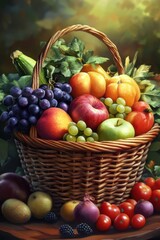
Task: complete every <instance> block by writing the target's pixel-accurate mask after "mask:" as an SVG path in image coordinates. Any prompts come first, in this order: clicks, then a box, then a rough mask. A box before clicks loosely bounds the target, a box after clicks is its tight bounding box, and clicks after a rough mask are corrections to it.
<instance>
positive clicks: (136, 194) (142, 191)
mask: <svg viewBox="0 0 160 240" xmlns="http://www.w3.org/2000/svg"><path fill="white" fill-rule="evenodd" d="M151 195H152V189H151V188H150V187H149V186H148V185H146V184H145V183H143V182H137V183H135V184H134V186H133V188H132V190H131V197H132V198H133V199H135V200H136V201H139V200H141V199H144V200H149V199H150V197H151Z"/></svg>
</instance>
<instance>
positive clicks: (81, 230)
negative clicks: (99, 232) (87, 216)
mask: <svg viewBox="0 0 160 240" xmlns="http://www.w3.org/2000/svg"><path fill="white" fill-rule="evenodd" d="M76 228H77V232H78V234H79V235H81V236H89V235H92V234H93V229H92V228H91V227H90V226H89V225H88V224H87V223H80V224H78V225H77V227H76Z"/></svg>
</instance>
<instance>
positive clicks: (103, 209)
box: [100, 202, 120, 222]
mask: <svg viewBox="0 0 160 240" xmlns="http://www.w3.org/2000/svg"><path fill="white" fill-rule="evenodd" d="M100 213H101V214H104V215H107V216H108V217H110V219H111V221H112V222H113V221H114V219H115V218H116V217H117V215H118V214H119V213H120V209H119V207H118V206H116V205H115V204H110V203H108V202H103V203H102V204H101V206H100Z"/></svg>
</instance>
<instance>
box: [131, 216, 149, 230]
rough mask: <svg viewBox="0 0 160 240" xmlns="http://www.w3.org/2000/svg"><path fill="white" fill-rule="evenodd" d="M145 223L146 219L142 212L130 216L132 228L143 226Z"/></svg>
mask: <svg viewBox="0 0 160 240" xmlns="http://www.w3.org/2000/svg"><path fill="white" fill-rule="evenodd" d="M145 223H146V219H145V217H144V216H143V215H142V214H135V215H134V216H133V217H132V218H131V226H132V227H133V228H134V229H140V228H142V227H144V225H145Z"/></svg>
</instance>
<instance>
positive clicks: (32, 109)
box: [28, 104, 40, 115]
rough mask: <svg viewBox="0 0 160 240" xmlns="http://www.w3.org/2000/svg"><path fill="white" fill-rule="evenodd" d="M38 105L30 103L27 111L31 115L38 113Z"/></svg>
mask: <svg viewBox="0 0 160 240" xmlns="http://www.w3.org/2000/svg"><path fill="white" fill-rule="evenodd" d="M39 110H40V109H39V106H38V105H36V104H31V105H29V107H28V111H29V113H30V114H31V115H37V114H38V113H39Z"/></svg>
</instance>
